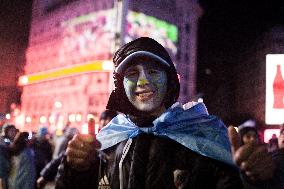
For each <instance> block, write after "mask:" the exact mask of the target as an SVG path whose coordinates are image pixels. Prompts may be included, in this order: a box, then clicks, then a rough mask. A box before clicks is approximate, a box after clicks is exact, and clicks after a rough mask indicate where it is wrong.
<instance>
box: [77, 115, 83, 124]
mask: <svg viewBox="0 0 284 189" xmlns="http://www.w3.org/2000/svg"><path fill="white" fill-rule="evenodd" d="M76 121H77V122H80V121H82V115H81V114H77V115H76Z"/></svg>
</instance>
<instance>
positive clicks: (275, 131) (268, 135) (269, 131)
mask: <svg viewBox="0 0 284 189" xmlns="http://www.w3.org/2000/svg"><path fill="white" fill-rule="evenodd" d="M273 134H276V136H277V137H279V135H280V129H265V130H264V142H265V143H268V142H269V139H271V137H272V135H273Z"/></svg>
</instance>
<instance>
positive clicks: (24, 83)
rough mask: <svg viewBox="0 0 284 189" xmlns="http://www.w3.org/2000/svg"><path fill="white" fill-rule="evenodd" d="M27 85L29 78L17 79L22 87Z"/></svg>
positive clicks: (21, 77)
mask: <svg viewBox="0 0 284 189" xmlns="http://www.w3.org/2000/svg"><path fill="white" fill-rule="evenodd" d="M28 83H29V78H28V76H25V75H24V76H20V77H19V85H20V86H22V85H27V84H28Z"/></svg>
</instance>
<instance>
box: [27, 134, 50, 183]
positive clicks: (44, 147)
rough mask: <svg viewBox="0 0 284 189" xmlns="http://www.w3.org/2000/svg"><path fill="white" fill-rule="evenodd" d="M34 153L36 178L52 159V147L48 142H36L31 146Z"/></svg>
mask: <svg viewBox="0 0 284 189" xmlns="http://www.w3.org/2000/svg"><path fill="white" fill-rule="evenodd" d="M32 148H33V150H34V153H35V166H36V178H39V177H40V172H41V170H42V169H43V168H44V167H45V165H46V164H47V163H48V162H50V160H51V158H52V146H51V144H50V143H49V141H48V140H44V139H43V140H40V139H39V140H36V141H35V142H34V144H33V145H32Z"/></svg>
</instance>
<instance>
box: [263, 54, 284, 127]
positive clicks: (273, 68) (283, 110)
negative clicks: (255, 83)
mask: <svg viewBox="0 0 284 189" xmlns="http://www.w3.org/2000/svg"><path fill="white" fill-rule="evenodd" d="M283 74H284V54H268V55H267V56H266V105H265V107H266V108H265V122H266V124H272V125H273V124H282V123H284V75H283Z"/></svg>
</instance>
